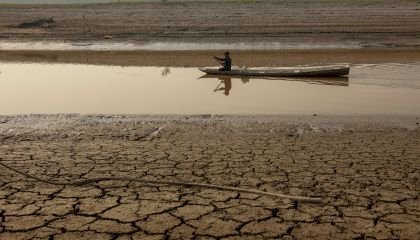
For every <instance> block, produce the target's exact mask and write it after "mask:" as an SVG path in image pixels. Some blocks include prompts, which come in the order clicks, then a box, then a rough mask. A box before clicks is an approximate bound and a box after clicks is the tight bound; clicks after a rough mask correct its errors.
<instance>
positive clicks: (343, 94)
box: [0, 62, 420, 114]
mask: <svg viewBox="0 0 420 240" xmlns="http://www.w3.org/2000/svg"><path fill="white" fill-rule="evenodd" d="M0 71H1V73H0V114H26V113H87V114H89V113H92V114H97V113H100V114H294V113H297V114H420V77H419V76H420V63H414V64H396V63H394V64H371V65H354V66H352V68H351V71H350V75H349V77H348V78H338V79H337V78H333V79H327V78H324V79H292V78H278V79H261V78H242V79H241V78H226V77H222V78H206V77H202V76H203V75H204V74H203V73H202V72H200V71H199V70H198V69H196V68H164V67H118V66H97V65H79V64H40V63H10V62H3V63H0Z"/></svg>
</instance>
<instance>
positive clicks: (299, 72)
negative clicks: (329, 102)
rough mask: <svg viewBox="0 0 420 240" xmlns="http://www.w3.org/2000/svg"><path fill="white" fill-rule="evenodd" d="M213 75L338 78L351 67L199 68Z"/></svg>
mask: <svg viewBox="0 0 420 240" xmlns="http://www.w3.org/2000/svg"><path fill="white" fill-rule="evenodd" d="M199 70H200V71H202V72H205V73H207V74H211V75H228V76H255V77H258V76H263V77H336V76H346V75H348V74H349V73H350V66H349V65H331V66H310V67H283V68H249V69H241V68H232V70H231V71H219V70H218V69H217V68H199Z"/></svg>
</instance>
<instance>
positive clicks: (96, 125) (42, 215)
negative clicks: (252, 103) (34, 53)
mask: <svg viewBox="0 0 420 240" xmlns="http://www.w3.org/2000/svg"><path fill="white" fill-rule="evenodd" d="M378 119H379V117H378ZM378 119H373V118H358V119H357V118H351V119H348V118H347V117H346V118H344V117H341V118H340V117H337V118H334V117H330V118H327V117H304V116H302V117H287V116H285V117H272V118H271V117H225V116H190V117H188V116H79V115H66V116H42V115H41V116H3V117H1V116H0V122H1V124H0V142H1V145H0V159H1V161H2V162H3V163H6V164H8V165H10V166H12V167H15V168H17V169H19V170H21V171H24V172H26V173H28V174H31V175H36V176H38V177H42V178H44V179H49V180H57V181H67V180H82V179H91V178H96V177H111V176H114V177H115V176H116V177H127V176H129V177H139V178H143V179H148V180H171V181H183V182H196V183H208V184H218V185H227V186H240V187H245V188H253V189H258V190H264V191H270V192H276V193H284V194H290V195H303V196H322V198H323V202H322V204H310V203H297V202H293V201H291V200H287V199H280V198H275V197H269V196H260V195H256V194H249V193H239V192H235V191H233V192H225V191H218V190H213V189H196V188H186V187H179V186H164V185H144V184H140V183H136V182H130V181H102V182H97V183H93V184H91V185H87V186H54V185H49V184H45V183H40V182H37V181H34V180H32V179H28V178H25V177H24V176H22V175H19V174H16V173H15V172H13V171H10V170H9V169H6V168H1V170H0V176H1V177H0V239H2V240H3V239H190V238H194V239H311V238H313V239H417V238H418V236H419V235H420V230H419V229H420V227H419V226H420V208H419V206H420V200H419V190H420V189H419V184H418V183H419V174H420V162H419V153H420V147H419V146H420V143H419V139H420V136H419V129H418V126H417V125H416V121H417V120H418V119H416V118H415V117H401V119H399V118H390V119H385V120H378ZM162 126H164V128H162ZM157 129H159V131H157ZM152 136H153V137H152Z"/></svg>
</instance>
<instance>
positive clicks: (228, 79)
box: [199, 74, 349, 96]
mask: <svg viewBox="0 0 420 240" xmlns="http://www.w3.org/2000/svg"><path fill="white" fill-rule="evenodd" d="M199 79H217V80H220V83H219V85H217V87H216V88H215V89H214V90H213V92H219V91H223V94H224V95H226V96H229V94H230V91H231V90H232V79H240V80H241V81H242V83H243V84H247V83H250V81H251V80H252V81H259V80H279V81H292V82H305V83H308V84H316V85H331V86H342V87H348V86H349V78H348V77H347V76H342V77H333V78H331V77H328V78H285V77H258V78H256V77H255V78H251V77H246V76H228V75H209V74H206V75H203V76H201V77H200V78H199Z"/></svg>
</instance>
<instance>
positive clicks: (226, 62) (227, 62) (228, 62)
mask: <svg viewBox="0 0 420 240" xmlns="http://www.w3.org/2000/svg"><path fill="white" fill-rule="evenodd" d="M214 59H216V60H217V61H218V62H219V63H220V64H222V66H223V67H222V68H219V71H230V70H231V67H232V59H231V58H230V56H229V52H225V58H219V57H214Z"/></svg>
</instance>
